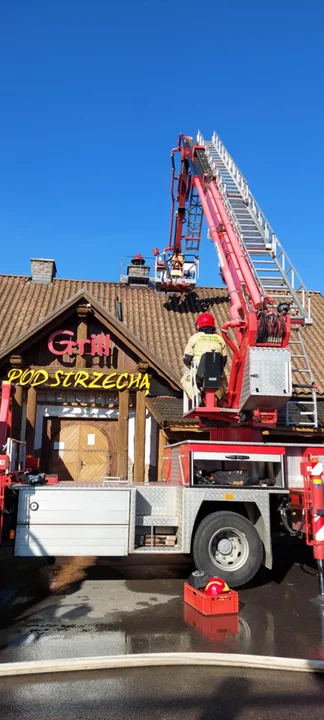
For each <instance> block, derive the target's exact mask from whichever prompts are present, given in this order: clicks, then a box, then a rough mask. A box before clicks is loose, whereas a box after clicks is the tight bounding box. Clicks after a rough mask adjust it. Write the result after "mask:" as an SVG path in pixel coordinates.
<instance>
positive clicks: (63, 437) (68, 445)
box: [50, 418, 80, 480]
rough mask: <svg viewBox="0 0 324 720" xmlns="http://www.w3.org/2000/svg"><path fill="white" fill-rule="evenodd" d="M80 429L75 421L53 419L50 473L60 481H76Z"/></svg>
mask: <svg viewBox="0 0 324 720" xmlns="http://www.w3.org/2000/svg"><path fill="white" fill-rule="evenodd" d="M79 444H80V427H79V422H78V421H76V420H59V418H53V420H52V433H51V462H50V472H51V473H57V474H58V476H59V479H60V480H77V479H78V477H79V471H80V457H79Z"/></svg>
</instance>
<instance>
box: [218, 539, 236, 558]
mask: <svg viewBox="0 0 324 720" xmlns="http://www.w3.org/2000/svg"><path fill="white" fill-rule="evenodd" d="M232 549H233V548H232V543H231V541H230V540H228V538H223V539H222V540H220V541H219V543H218V545H217V551H218V552H219V553H220V554H221V555H230V554H231V552H232Z"/></svg>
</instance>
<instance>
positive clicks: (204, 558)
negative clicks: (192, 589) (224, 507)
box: [192, 511, 263, 587]
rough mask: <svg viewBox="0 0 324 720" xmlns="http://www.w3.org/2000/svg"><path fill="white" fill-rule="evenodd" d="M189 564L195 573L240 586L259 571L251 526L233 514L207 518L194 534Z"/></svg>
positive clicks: (258, 549) (256, 540)
mask: <svg viewBox="0 0 324 720" xmlns="http://www.w3.org/2000/svg"><path fill="white" fill-rule="evenodd" d="M192 554H193V560H194V563H195V565H196V567H197V568H198V570H205V572H209V573H210V574H211V575H215V576H220V577H221V578H223V580H225V582H227V583H228V585H229V586H230V587H238V586H239V585H244V584H245V583H247V582H248V581H249V580H251V578H253V577H254V575H255V574H256V573H257V571H258V570H259V567H260V565H261V562H262V555H263V546H262V542H261V539H260V536H259V534H258V533H257V531H256V529H255V527H254V525H252V523H250V521H249V520H247V519H246V518H245V517H243V516H242V515H239V514H238V513H235V512H227V511H220V512H215V513H212V514H211V515H207V517H205V518H204V520H202V522H201V523H200V525H199V526H198V528H197V530H196V534H195V537H194V541H193V553H192Z"/></svg>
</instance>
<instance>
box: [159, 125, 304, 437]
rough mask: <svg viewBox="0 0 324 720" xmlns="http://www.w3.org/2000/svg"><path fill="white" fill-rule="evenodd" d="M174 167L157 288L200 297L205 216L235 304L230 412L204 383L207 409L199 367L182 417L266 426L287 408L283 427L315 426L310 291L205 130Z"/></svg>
mask: <svg viewBox="0 0 324 720" xmlns="http://www.w3.org/2000/svg"><path fill="white" fill-rule="evenodd" d="M177 155H178V157H179V158H180V168H179V172H178V173H177V169H176V156H177ZM171 161H172V176H171V198H172V211H171V222H170V232H169V243H168V246H167V248H165V249H164V250H163V252H162V253H160V252H159V250H158V249H157V248H155V250H154V251H153V252H154V255H155V258H156V260H155V287H156V289H157V290H162V291H165V292H168V293H174V292H181V293H183V292H190V291H192V290H193V289H194V287H195V286H196V283H197V279H198V273H199V248H200V242H201V231H202V222H203V217H205V219H206V222H207V226H208V236H209V238H210V239H211V241H212V242H213V244H214V247H215V250H216V253H217V258H218V264H219V267H220V274H221V278H222V280H223V282H224V283H225V284H226V286H227V289H228V292H229V298H230V309H229V312H230V320H229V321H228V322H227V323H225V324H224V325H223V327H222V330H221V331H222V336H223V338H224V340H225V341H226V344H227V346H228V347H229V348H230V350H231V351H232V353H233V360H232V366H231V372H230V377H229V383H228V392H227V401H226V404H225V405H224V406H223V407H218V406H217V404H216V403H215V382H214V383H213V382H209V381H208V378H205V384H204V386H203V393H202V398H203V399H202V401H201V394H200V393H199V392H198V391H197V385H196V373H197V368H196V367H193V368H192V373H191V377H192V393H191V395H192V397H191V399H189V398H188V397H185V408H184V410H185V415H187V416H189V417H196V418H197V417H198V418H199V419H200V420H201V421H202V422H204V423H205V424H206V423H208V422H209V423H212V424H216V425H217V424H226V425H233V424H235V425H237V424H241V423H248V424H252V425H254V426H259V427H262V426H264V425H268V426H274V425H275V424H276V422H277V412H278V410H279V409H283V408H285V409H286V425H288V426H289V425H294V426H296V425H302V426H309V427H313V428H316V427H317V406H316V386H315V382H314V378H313V375H312V370H311V367H310V363H309V360H308V357H307V352H306V348H305V344H304V340H303V337H302V332H301V330H302V328H303V327H304V326H306V325H308V324H310V323H311V322H312V320H311V315H310V293H309V292H308V290H307V289H306V287H305V285H304V283H303V281H302V279H301V277H300V276H299V274H298V272H297V271H296V269H295V268H294V266H293V264H292V262H291V261H290V260H289V258H288V256H287V254H286V252H285V251H284V249H283V247H282V245H281V243H280V242H279V239H278V238H277V236H276V234H275V232H274V231H273V229H272V228H271V226H270V224H269V223H268V221H267V219H266V218H265V216H264V214H263V212H262V211H261V209H260V207H259V205H258V204H257V202H256V200H255V199H254V197H253V195H252V193H251V191H250V189H249V186H248V183H247V181H246V179H245V178H244V177H243V175H242V173H241V172H240V170H239V169H238V167H237V165H236V164H235V162H234V160H233V159H232V158H231V156H230V155H229V153H228V151H227V150H226V148H225V147H224V145H223V143H222V142H221V140H220V138H219V137H218V135H217V134H216V133H215V132H214V133H213V135H212V138H211V140H209V141H205V139H204V138H203V136H202V134H201V133H200V132H198V135H197V141H196V142H194V140H193V138H191V137H187V136H184V135H180V136H179V139H178V144H177V147H175V148H174V149H173V150H172V151H171ZM214 380H215V378H214ZM292 395H297V396H298V395H299V396H300V397H301V396H303V395H306V396H307V399H302V400H298V399H297V400H296V399H294V400H291V397H292Z"/></svg>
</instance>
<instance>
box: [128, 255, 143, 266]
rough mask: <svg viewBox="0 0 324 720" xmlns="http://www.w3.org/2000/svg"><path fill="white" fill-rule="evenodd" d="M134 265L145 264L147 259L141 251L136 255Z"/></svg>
mask: <svg viewBox="0 0 324 720" xmlns="http://www.w3.org/2000/svg"><path fill="white" fill-rule="evenodd" d="M131 262H132V265H145V260H144V258H143V257H142V255H141V254H140V253H137V254H136V255H134V257H133V259H132V261H131Z"/></svg>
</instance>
